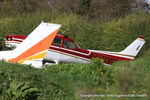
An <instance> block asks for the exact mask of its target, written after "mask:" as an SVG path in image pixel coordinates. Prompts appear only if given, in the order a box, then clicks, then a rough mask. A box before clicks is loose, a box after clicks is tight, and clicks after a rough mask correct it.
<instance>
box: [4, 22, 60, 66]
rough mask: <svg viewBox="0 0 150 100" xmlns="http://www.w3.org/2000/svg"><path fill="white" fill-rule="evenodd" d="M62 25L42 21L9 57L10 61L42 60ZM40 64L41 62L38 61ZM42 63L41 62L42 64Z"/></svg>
mask: <svg viewBox="0 0 150 100" xmlns="http://www.w3.org/2000/svg"><path fill="white" fill-rule="evenodd" d="M60 26H61V25H58V24H51V23H45V22H42V23H41V24H40V25H39V26H38V27H37V28H36V29H35V30H34V31H33V32H32V33H31V34H30V35H29V36H28V37H27V38H26V39H25V40H24V41H23V42H22V43H21V44H20V45H19V46H18V47H17V48H16V49H14V50H13V51H12V53H11V55H9V58H8V59H7V60H8V61H9V62H18V63H20V64H30V65H31V64H32V63H33V62H34V61H38V60H39V61H40V63H42V62H41V61H42V60H43V58H44V57H45V55H46V52H47V51H48V48H49V46H50V45H51V43H52V41H53V39H54V38H55V36H56V34H57V32H58V30H59V28H60ZM36 65H38V66H39V63H36ZM40 65H41V64H40ZM33 66H34V65H33Z"/></svg>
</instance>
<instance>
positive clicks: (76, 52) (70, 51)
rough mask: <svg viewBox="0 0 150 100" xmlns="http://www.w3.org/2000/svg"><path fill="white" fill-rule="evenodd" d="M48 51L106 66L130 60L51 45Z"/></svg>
mask: <svg viewBox="0 0 150 100" xmlns="http://www.w3.org/2000/svg"><path fill="white" fill-rule="evenodd" d="M7 41H12V42H13V41H14V42H20V43H21V42H22V41H21V40H7ZM49 49H52V50H56V51H60V52H64V53H68V54H71V55H75V56H78V57H82V58H86V59H92V58H100V59H103V60H104V63H106V64H112V63H113V62H116V61H129V60H132V59H129V58H125V57H120V56H115V55H109V54H103V53H97V52H92V51H91V53H90V51H88V50H85V49H83V50H84V51H83V52H82V50H81V51H80V50H78V49H77V50H76V49H75V50H73V49H68V50H67V48H64V47H59V46H55V45H53V44H52V46H50V47H49Z"/></svg>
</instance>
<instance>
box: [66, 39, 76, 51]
mask: <svg viewBox="0 0 150 100" xmlns="http://www.w3.org/2000/svg"><path fill="white" fill-rule="evenodd" d="M64 47H65V48H70V49H75V48H76V47H75V45H74V44H73V42H69V41H64Z"/></svg>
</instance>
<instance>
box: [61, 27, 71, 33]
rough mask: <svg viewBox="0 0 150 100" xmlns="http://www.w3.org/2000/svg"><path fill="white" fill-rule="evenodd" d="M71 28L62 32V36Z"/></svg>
mask: <svg viewBox="0 0 150 100" xmlns="http://www.w3.org/2000/svg"><path fill="white" fill-rule="evenodd" d="M69 29H70V28H67V29H66V30H65V31H64V32H62V33H61V34H64V33H65V32H67V31H68V30H69Z"/></svg>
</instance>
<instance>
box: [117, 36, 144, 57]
mask: <svg viewBox="0 0 150 100" xmlns="http://www.w3.org/2000/svg"><path fill="white" fill-rule="evenodd" d="M144 43H145V40H144V37H142V36H139V37H138V38H137V39H136V40H135V41H133V42H132V43H131V44H130V45H129V46H128V47H127V48H126V49H124V50H123V51H121V52H119V54H122V55H126V56H128V57H130V58H132V59H134V58H135V57H136V55H137V54H138V53H139V51H140V50H141V48H142V47H143V45H144Z"/></svg>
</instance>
